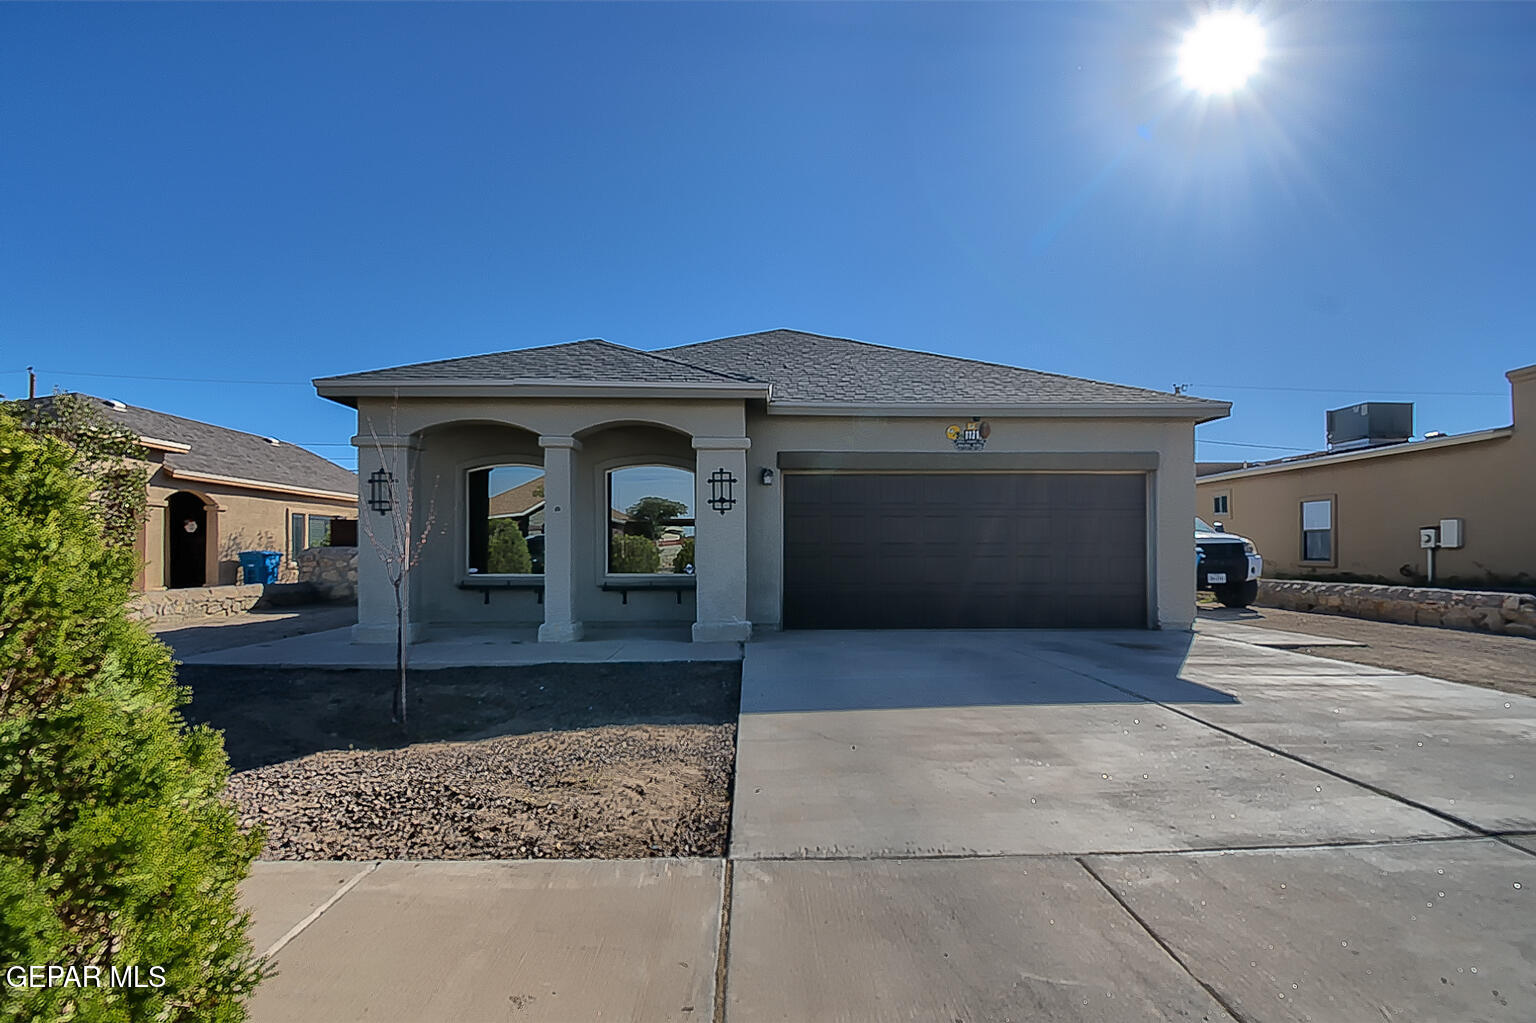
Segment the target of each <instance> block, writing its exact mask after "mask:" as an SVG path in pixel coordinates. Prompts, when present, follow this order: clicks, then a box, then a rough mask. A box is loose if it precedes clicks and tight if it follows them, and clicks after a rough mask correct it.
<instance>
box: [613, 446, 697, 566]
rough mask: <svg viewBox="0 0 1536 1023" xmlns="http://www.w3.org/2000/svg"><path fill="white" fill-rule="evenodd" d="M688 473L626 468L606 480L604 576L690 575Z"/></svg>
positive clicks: (659, 468)
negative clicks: (606, 572) (662, 573)
mask: <svg viewBox="0 0 1536 1023" xmlns="http://www.w3.org/2000/svg"><path fill="white" fill-rule="evenodd" d="M693 567H694V566H693V473H692V472H691V471H689V470H687V469H677V468H674V467H672V466H668V465H631V466H626V467H625V468H623V469H615V470H613V471H612V472H610V473H609V474H608V573H609V574H610V575H645V574H650V573H653V572H670V573H691V572H692V571H693Z"/></svg>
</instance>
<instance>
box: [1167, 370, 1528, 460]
mask: <svg viewBox="0 0 1536 1023" xmlns="http://www.w3.org/2000/svg"><path fill="white" fill-rule="evenodd" d="M1188 386H1190V387H1210V388H1218V389H1220V390H1225V391H1296V392H1303V393H1309V394H1390V395H1393V396H1396V397H1404V398H1412V397H1420V398H1504V397H1508V395H1507V393H1506V392H1504V391H1378V390H1376V389H1375V388H1373V387H1262V386H1260V385H1258V384H1190V385H1188ZM1254 446H1255V447H1258V445H1254Z"/></svg>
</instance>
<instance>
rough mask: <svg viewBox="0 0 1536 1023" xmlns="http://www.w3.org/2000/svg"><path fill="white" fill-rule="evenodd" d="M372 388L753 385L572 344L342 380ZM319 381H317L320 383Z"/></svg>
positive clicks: (644, 355) (602, 346)
mask: <svg viewBox="0 0 1536 1023" xmlns="http://www.w3.org/2000/svg"><path fill="white" fill-rule="evenodd" d="M325 379H329V380H336V379H346V380H359V381H370V382H388V381H390V380H486V381H505V380H570V381H594V382H605V383H606V382H613V383H655V384H670V383H721V382H732V383H736V382H742V381H747V382H750V380H751V378H750V377H746V376H742V375H741V374H739V373H735V372H732V371H730V370H717V369H711V368H705V367H702V366H696V365H691V364H689V363H686V362H680V361H678V360H676V359H670V358H667V357H666V356H664V355H657V354H653V353H651V352H642V351H640V350H639V349H638V348H626V347H624V346H623V345H616V344H614V343H612V342H611V341H600V340H591V341H572V342H569V343H568V344H562V345H548V346H545V347H543V348H523V349H519V350H516V351H511V352H494V353H492V354H489V355H470V356H466V357H465V358H461V359H439V360H437V361H435V362H416V363H412V364H410V365H408V366H391V367H389V368H388V369H375V370H369V371H368V372H364V373H347V374H344V375H343V377H342V378H337V377H329V378H325ZM318 382H320V381H317V383H318Z"/></svg>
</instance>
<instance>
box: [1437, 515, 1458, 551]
mask: <svg viewBox="0 0 1536 1023" xmlns="http://www.w3.org/2000/svg"><path fill="white" fill-rule="evenodd" d="M1461 523H1462V520H1461V519H1441V520H1440V546H1441V547H1460V546H1461V544H1462V539H1461V532H1462V530H1461Z"/></svg>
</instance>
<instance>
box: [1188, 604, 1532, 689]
mask: <svg viewBox="0 0 1536 1023" xmlns="http://www.w3.org/2000/svg"><path fill="white" fill-rule="evenodd" d="M1200 613H1201V615H1202V616H1205V617H1211V618H1219V619H1221V620H1223V621H1230V622H1233V623H1235V624H1238V625H1257V626H1261V627H1263V628H1268V629H1280V630H1282V631H1285V632H1300V633H1306V634H1310V635H1313V636H1326V637H1329V638H1330V639H1348V640H1354V641H1355V642H1357V643H1364V644H1366V645H1365V646H1363V647H1328V646H1319V647H1305V648H1303V652H1304V653H1308V654H1312V655H1314V656H1316V657H1328V658H1332V659H1333V660H1336V661H1349V662H1351V663H1353V664H1370V665H1374V666H1375V667H1378V668H1391V669H1393V670H1396V671H1404V672H1410V673H1413V674H1416V675H1428V676H1430V677H1432V678H1441V679H1445V680H1447V681H1449V682H1462V683H1465V684H1466V685H1473V686H1483V687H1485V688H1487V689H1497V690H1500V691H1501V692H1506V693H1517V694H1519V695H1521V696H1536V640H1530V639H1524V638H1522V637H1520V636H1495V635H1493V634H1491V633H1484V632H1461V631H1459V630H1456V629H1436V628H1431V627H1429V626H1425V625H1399V624H1397V623H1394V622H1373V621H1369V620H1366V619H1361V618H1345V617H1343V616H1341V615H1325V614H1314V613H1310V612H1306V611H1286V610H1282V609H1280V608H1274V607H1252V608H1248V609H1246V610H1243V611H1235V610H1234V611H1228V610H1225V609H1220V608H1215V609H1212V608H1208V607H1207V606H1206V605H1205V604H1203V603H1202V606H1201V609H1200Z"/></svg>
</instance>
